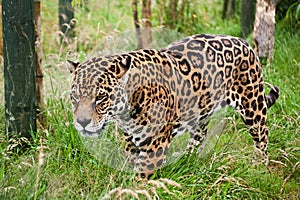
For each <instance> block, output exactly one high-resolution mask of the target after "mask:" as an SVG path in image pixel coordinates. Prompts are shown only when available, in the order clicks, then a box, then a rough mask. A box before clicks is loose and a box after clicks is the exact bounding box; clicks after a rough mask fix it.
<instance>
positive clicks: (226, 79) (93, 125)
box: [67, 34, 279, 179]
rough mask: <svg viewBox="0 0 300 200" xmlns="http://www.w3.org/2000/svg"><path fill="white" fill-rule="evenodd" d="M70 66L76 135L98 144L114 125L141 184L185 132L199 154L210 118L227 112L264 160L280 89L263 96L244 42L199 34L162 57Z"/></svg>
mask: <svg viewBox="0 0 300 200" xmlns="http://www.w3.org/2000/svg"><path fill="white" fill-rule="evenodd" d="M67 63H68V64H67V65H68V68H69V70H70V72H71V73H72V75H73V76H72V77H73V78H72V86H71V95H70V96H71V101H72V104H73V108H74V126H75V128H76V129H77V130H78V131H79V132H80V133H81V134H82V135H83V136H91V137H97V136H99V135H100V134H101V131H102V130H103V128H104V127H105V126H106V125H107V123H108V122H110V121H114V122H116V123H117V124H118V127H120V129H122V130H123V132H124V140H125V153H126V155H127V156H128V160H129V161H130V162H132V163H134V169H135V170H136V172H137V174H138V175H139V176H140V177H141V178H145V179H148V178H149V177H150V176H151V175H153V173H154V172H155V171H156V170H157V169H159V168H161V167H162V166H163V164H164V163H165V161H166V153H167V151H168V148H169V146H170V144H171V141H172V138H174V137H175V136H178V135H180V134H183V133H186V132H189V134H190V141H189V144H188V148H190V149H193V148H194V147H197V146H199V144H201V142H202V141H203V139H204V138H205V136H206V134H207V125H208V121H209V120H208V119H209V116H211V115H212V113H213V112H215V111H217V110H219V109H220V108H223V107H225V106H231V107H233V108H235V110H236V111H237V112H238V113H239V114H240V116H241V118H242V120H243V121H244V123H245V125H246V126H247V127H248V128H249V132H250V134H251V136H252V138H253V140H254V143H255V148H256V149H257V150H258V152H260V154H261V155H262V157H261V159H262V160H263V161H266V160H267V159H268V155H267V148H268V134H269V131H268V128H267V126H266V122H267V108H269V107H271V106H272V105H273V104H274V103H275V101H276V99H277V98H278V97H279V89H278V87H276V86H272V85H269V86H270V87H271V89H270V93H269V94H267V95H265V89H264V88H265V87H264V86H265V85H267V84H266V83H265V82H264V81H263V74H262V68H261V64H260V61H259V58H258V57H257V56H256V54H255V52H254V51H253V49H252V48H251V47H250V46H249V44H248V43H247V42H246V41H244V40H243V39H240V38H237V37H232V36H225V35H209V34H198V35H194V36H190V37H187V38H184V39H182V40H179V41H177V42H174V43H172V44H170V45H168V46H167V47H165V48H162V49H159V50H156V49H141V50H136V51H131V52H128V53H122V54H118V55H109V56H98V57H94V58H91V59H89V60H87V61H85V62H83V63H78V62H72V61H68V62H67ZM99 151H101V149H99Z"/></svg>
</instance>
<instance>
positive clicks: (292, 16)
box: [276, 0, 300, 31]
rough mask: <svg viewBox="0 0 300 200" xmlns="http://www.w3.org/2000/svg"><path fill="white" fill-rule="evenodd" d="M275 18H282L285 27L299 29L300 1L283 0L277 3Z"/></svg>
mask: <svg viewBox="0 0 300 200" xmlns="http://www.w3.org/2000/svg"><path fill="white" fill-rule="evenodd" d="M276 15H277V16H276V18H277V20H278V21H279V20H282V19H283V20H282V21H281V23H283V24H285V26H286V28H287V29H291V30H293V31H299V30H300V1H299V0H283V1H280V2H279V4H278V5H277V12H276Z"/></svg>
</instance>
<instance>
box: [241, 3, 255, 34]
mask: <svg viewBox="0 0 300 200" xmlns="http://www.w3.org/2000/svg"><path fill="white" fill-rule="evenodd" d="M254 19H255V0H242V9H241V28H242V31H241V37H243V38H246V37H247V36H248V35H249V34H250V33H251V32H252V31H253V24H254Z"/></svg>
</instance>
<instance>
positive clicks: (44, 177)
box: [0, 0, 300, 199]
mask: <svg viewBox="0 0 300 200" xmlns="http://www.w3.org/2000/svg"><path fill="white" fill-rule="evenodd" d="M89 2H90V11H91V12H87V11H84V10H83V9H79V10H77V12H76V16H77V18H78V24H77V26H76V27H77V33H76V34H77V43H75V44H74V43H72V44H70V45H66V46H60V44H58V43H57V38H58V37H57V36H58V34H57V31H56V27H55V23H56V22H57V18H56V16H57V13H56V12H57V5H56V4H57V3H53V2H52V1H43V2H42V5H43V7H42V11H43V13H42V17H43V31H44V35H43V38H44V39H43V49H44V60H43V61H44V73H45V90H46V93H45V96H44V98H45V109H44V110H43V114H44V116H45V122H44V123H43V124H42V125H40V126H39V129H38V132H37V134H36V135H35V138H34V142H33V143H32V144H31V146H30V148H29V149H28V151H26V152H17V151H16V149H15V148H12V147H13V146H11V144H14V143H9V142H8V138H7V137H6V135H5V128H4V121H3V120H2V121H1V122H0V152H1V153H0V199H34V198H35V197H37V199H103V198H104V197H105V198H106V197H107V198H106V199H110V198H111V199H113V198H114V197H116V196H118V194H120V193H122V195H121V197H122V198H121V199H134V195H138V196H139V197H140V199H147V195H148V194H149V195H150V196H151V197H152V199H154V198H155V196H158V197H160V199H299V198H300V164H299V163H300V114H299V113H300V59H299V55H300V48H299V41H300V36H299V34H298V35H297V34H291V33H290V32H289V31H288V30H286V29H285V28H284V26H283V25H281V24H279V25H278V27H277V29H276V35H275V55H274V60H273V61H272V62H271V63H270V64H268V65H266V66H264V67H263V71H264V77H265V81H267V82H269V83H272V84H275V85H277V86H278V87H279V88H280V92H281V95H280V98H279V99H278V101H277V102H276V104H275V105H274V106H273V107H271V108H270V109H269V111H268V118H269V119H268V126H269V129H270V141H269V156H270V160H271V161H270V165H269V167H268V168H266V167H265V166H261V165H258V166H256V165H254V164H252V156H253V153H252V152H253V145H252V144H253V142H252V139H251V137H250V135H249V133H248V131H247V130H246V129H245V127H244V125H243V123H242V121H241V120H240V119H239V117H238V115H237V114H235V113H234V112H233V111H232V110H229V112H228V114H227V115H226V116H227V117H228V119H227V120H226V125H225V128H224V131H223V133H222V134H221V136H220V139H219V141H218V143H217V144H216V147H215V148H214V150H213V151H212V152H211V153H210V154H208V155H207V156H206V157H204V158H199V156H198V155H197V154H191V155H183V156H181V157H180V158H178V159H177V160H175V161H173V162H172V163H171V164H170V165H167V166H166V167H164V168H162V169H161V170H159V171H158V172H157V173H156V174H155V177H154V179H155V180H152V181H150V182H148V183H142V182H136V181H135V174H134V173H129V172H121V171H119V170H116V169H114V168H112V167H109V166H107V165H105V164H103V162H102V161H101V160H99V159H96V158H95V157H93V155H91V153H90V152H89V151H88V150H87V149H86V148H85V146H84V145H83V143H82V141H81V139H80V137H79V136H78V133H77V132H76V130H75V129H74V128H73V126H72V108H71V105H70V101H69V96H68V90H69V82H70V80H69V79H70V74H69V73H68V71H67V70H66V69H64V66H63V64H64V62H65V59H66V58H70V57H71V58H74V59H79V60H80V59H83V58H84V57H85V56H86V55H89V54H90V52H92V51H95V50H94V49H95V48H94V47H95V45H96V44H98V43H100V41H101V38H103V37H105V36H106V35H111V34H114V33H115V32H121V31H125V30H128V29H132V28H133V25H132V24H133V22H132V19H131V9H130V7H129V6H130V3H129V2H127V3H126V4H125V2H124V3H123V2H121V3H120V2H119V1H101V3H99V1H98V3H97V4H95V3H94V1H92V0H90V1H89ZM220 2H222V1H216V0H215V1H211V3H199V9H200V10H201V11H202V16H201V17H203V24H202V25H201V27H202V29H201V30H198V32H209V33H222V34H231V35H238V34H239V32H240V28H239V22H238V19H232V20H229V21H224V22H223V21H222V20H220V19H219V18H220V16H221V12H220V10H221V5H220ZM218 3H219V4H218ZM216 5H218V6H216ZM214 6H216V7H214ZM208 11H209V12H208ZM83 29H84V30H85V31H81V30H83ZM133 33H134V32H133ZM195 33H196V30H195ZM68 52H71V53H69V54H68ZM1 88H3V87H2V86H1V87H0V89H1ZM2 105H3V104H1V106H0V116H1V119H4V107H3V106H2ZM15 143H17V141H15ZM39 162H40V163H39ZM161 178H166V179H161ZM171 180H172V181H174V182H172V181H171ZM178 184H179V185H180V186H179V185H178ZM35 195H36V196H35ZM117 199H119V198H117Z"/></svg>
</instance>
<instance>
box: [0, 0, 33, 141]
mask: <svg viewBox="0 0 300 200" xmlns="http://www.w3.org/2000/svg"><path fill="white" fill-rule="evenodd" d="M2 9H3V15H2V17H3V50H4V79H5V81H4V85H5V125H6V132H7V134H8V135H9V136H10V137H13V136H21V137H26V138H28V139H31V134H30V131H33V132H35V131H36V85H35V84H36V82H35V81H36V79H35V76H36V66H35V65H36V62H35V49H34V48H35V44H34V43H35V39H34V4H33V0H2Z"/></svg>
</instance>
